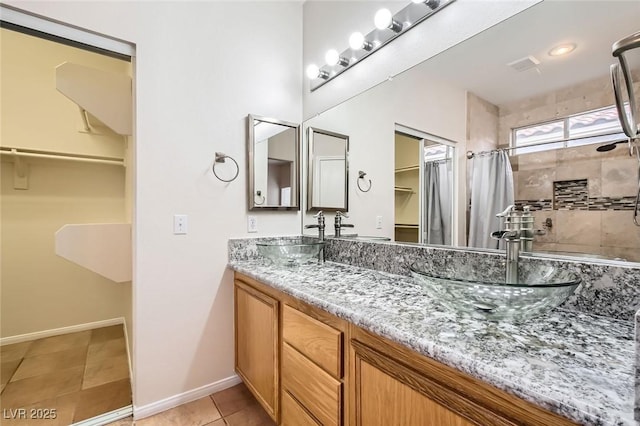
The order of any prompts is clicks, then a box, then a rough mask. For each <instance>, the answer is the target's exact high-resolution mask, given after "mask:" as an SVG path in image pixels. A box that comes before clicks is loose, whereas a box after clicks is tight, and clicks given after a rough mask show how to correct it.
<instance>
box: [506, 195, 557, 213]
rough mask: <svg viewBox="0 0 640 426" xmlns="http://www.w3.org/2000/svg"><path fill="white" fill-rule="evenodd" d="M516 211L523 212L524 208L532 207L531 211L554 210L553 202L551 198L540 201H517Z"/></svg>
mask: <svg viewBox="0 0 640 426" xmlns="http://www.w3.org/2000/svg"><path fill="white" fill-rule="evenodd" d="M514 204H515V206H516V210H520V211H521V210H523V207H524V206H531V211H532V212H535V211H540V210H553V200H552V199H551V198H541V199H539V200H516V201H515V202H514Z"/></svg>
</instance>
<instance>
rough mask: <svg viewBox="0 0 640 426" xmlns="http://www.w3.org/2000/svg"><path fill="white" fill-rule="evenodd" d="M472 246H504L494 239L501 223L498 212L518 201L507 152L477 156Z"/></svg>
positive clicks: (474, 168) (474, 163) (470, 234)
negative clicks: (493, 236)
mask: <svg viewBox="0 0 640 426" xmlns="http://www.w3.org/2000/svg"><path fill="white" fill-rule="evenodd" d="M471 176H472V178H471V214H470V218H469V247H478V248H493V249H497V248H500V244H499V243H500V242H499V241H498V240H495V239H493V238H491V233H492V232H494V231H499V230H500V226H501V222H500V219H499V218H497V217H496V214H498V213H501V212H502V211H504V210H505V209H506V208H507V207H508V206H509V205H511V204H513V203H514V193H513V172H512V171H511V163H510V162H509V156H508V155H507V153H506V152H505V151H498V152H492V153H491V154H488V155H481V156H475V157H473V172H472V175H471Z"/></svg>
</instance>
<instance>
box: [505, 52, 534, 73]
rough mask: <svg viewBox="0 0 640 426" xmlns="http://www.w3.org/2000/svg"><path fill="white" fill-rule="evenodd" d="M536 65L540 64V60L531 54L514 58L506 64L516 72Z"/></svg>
mask: <svg viewBox="0 0 640 426" xmlns="http://www.w3.org/2000/svg"><path fill="white" fill-rule="evenodd" d="M537 65H540V61H539V60H537V59H536V58H535V57H533V56H531V55H529V56H525V57H524V58H521V59H518V60H515V61H513V62H510V63H508V64H507V66H508V67H511V68H513V69H514V70H516V71H518V72H522V71H526V70H528V69H531V68H535V67H536V66H537Z"/></svg>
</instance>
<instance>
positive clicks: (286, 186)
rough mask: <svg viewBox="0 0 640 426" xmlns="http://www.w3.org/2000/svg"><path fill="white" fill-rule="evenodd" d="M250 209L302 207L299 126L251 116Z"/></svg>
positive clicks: (249, 151)
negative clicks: (300, 199)
mask: <svg viewBox="0 0 640 426" xmlns="http://www.w3.org/2000/svg"><path fill="white" fill-rule="evenodd" d="M248 122H249V123H248V125H249V132H248V135H249V137H248V139H247V151H248V153H249V182H248V187H249V188H248V197H249V210H254V209H272V210H273V209H277V210H299V198H300V197H299V186H300V183H299V172H298V167H299V160H298V158H299V155H300V154H299V145H300V142H299V126H298V125H297V124H294V123H287V122H285V121H282V120H276V119H273V118H266V117H259V116H256V115H249V118H248Z"/></svg>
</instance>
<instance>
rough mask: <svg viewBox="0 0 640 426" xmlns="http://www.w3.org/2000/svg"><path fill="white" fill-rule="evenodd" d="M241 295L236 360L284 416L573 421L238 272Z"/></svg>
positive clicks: (353, 420)
mask: <svg viewBox="0 0 640 426" xmlns="http://www.w3.org/2000/svg"><path fill="white" fill-rule="evenodd" d="M235 296H236V299H235V300H236V305H235V308H236V311H235V318H236V348H237V351H236V370H237V372H238V374H239V375H240V376H241V377H242V379H243V380H244V382H245V384H246V385H247V387H248V388H249V389H250V390H251V391H252V393H253V394H254V395H255V396H256V398H257V399H258V400H259V401H260V403H261V404H262V405H263V407H264V408H265V410H267V412H268V413H269V415H270V416H271V417H272V418H273V419H274V420H276V421H277V422H279V424H282V425H296V426H298V425H318V424H322V425H342V424H352V425H367V426H369V425H371V426H374V425H381V426H382V425H392V424H398V425H409V424H416V425H422V424H424V425H427V424H431V425H460V426H463V425H472V424H482V425H490V424H491V425H511V424H519V425H550V424H553V425H570V424H576V423H575V422H572V421H570V420H568V419H566V418H564V417H560V416H558V415H556V414H553V413H550V412H549V411H547V410H544V409H542V408H539V407H538V406H536V405H533V404H531V403H529V402H526V401H524V400H522V399H520V398H517V397H514V396H513V395H510V394H508V393H506V392H504V391H501V390H499V389H496V388H495V387H493V386H490V385H488V384H486V383H484V382H482V381H480V380H477V379H474V378H473V377H471V376H469V375H467V374H463V373H461V372H459V371H457V370H456V369H453V368H451V367H448V366H446V365H444V364H442V363H439V362H437V361H434V360H433V359H431V358H429V357H425V356H423V355H421V354H419V353H417V352H415V351H412V350H410V349H408V348H406V347H404V346H402V345H399V344H397V343H395V342H393V341H391V340H389V339H386V338H383V337H381V336H378V335H376V334H375V333H371V332H369V331H367V330H365V329H363V328H361V327H358V326H357V325H355V324H353V323H351V322H349V321H346V320H343V319H340V318H338V317H336V316H334V315H331V314H329V313H327V312H326V311H324V310H321V309H318V308H316V307H314V306H312V305H310V304H307V303H304V302H302V301H301V300H300V299H297V298H295V297H292V296H289V295H287V294H286V293H284V292H281V291H278V290H276V289H274V288H273V287H270V286H269V285H266V284H264V283H262V282H260V281H257V280H255V279H253V278H251V277H249V276H247V275H244V274H242V273H236V276H235ZM249 324H251V325H249ZM253 326H255V327H253Z"/></svg>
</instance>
